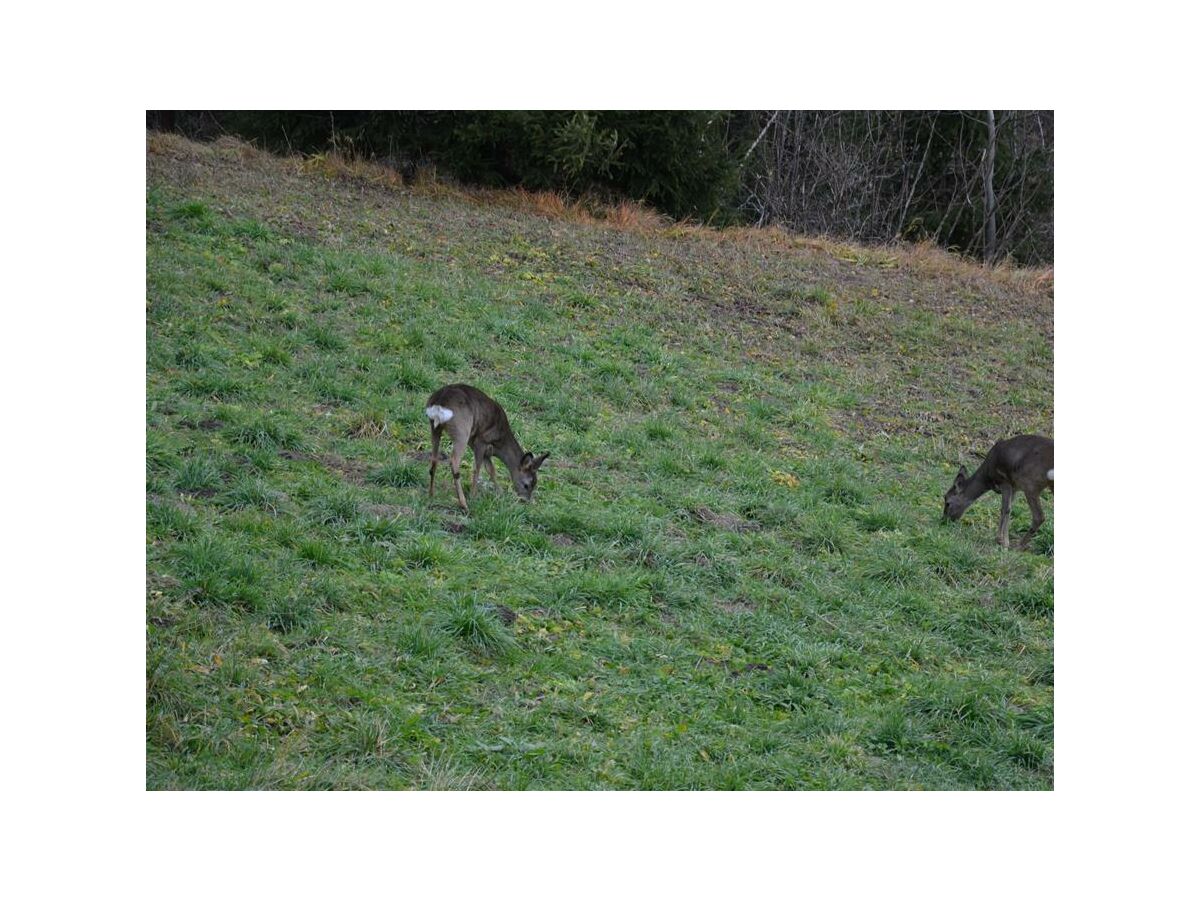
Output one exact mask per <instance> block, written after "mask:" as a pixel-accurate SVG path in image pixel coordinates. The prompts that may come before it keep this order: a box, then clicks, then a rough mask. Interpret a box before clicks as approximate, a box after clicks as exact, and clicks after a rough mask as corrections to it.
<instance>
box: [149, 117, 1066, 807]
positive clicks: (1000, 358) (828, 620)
mask: <svg viewBox="0 0 1200 900" xmlns="http://www.w3.org/2000/svg"><path fill="white" fill-rule="evenodd" d="M146 240H147V245H146V270H147V276H146V354H147V371H146V560H147V578H146V657H147V658H146V692H147V693H146V726H147V731H146V784H147V787H149V788H151V789H197V788H198V789H211V788H226V789H229V788H232V789H329V788H335V789H380V788H389V789H390V788H399V789H468V788H471V789H1050V788H1052V787H1053V743H1054V742H1053V731H1054V719H1053V700H1054V662H1053V612H1054V599H1053V598H1054V587H1053V575H1054V558H1053V541H1054V528H1053V522H1054V516H1053V499H1052V498H1050V497H1049V495H1048V496H1047V498H1046V500H1045V507H1046V511H1047V517H1048V520H1047V523H1046V525H1044V526H1043V528H1042V530H1041V532H1040V533H1039V535H1038V536H1037V538H1036V539H1035V541H1034V543H1033V545H1032V548H1031V550H1030V552H1024V553H1022V552H1015V551H1010V552H1004V551H1002V550H1000V549H999V548H998V547H997V546H996V544H995V530H996V526H997V521H998V516H999V498H998V497H996V496H994V495H993V496H992V497H990V498H984V499H983V500H981V501H980V502H979V503H978V504H976V505H975V506H974V507H973V508H972V509H971V510H970V511H969V512H968V513H967V515H966V516H965V518H964V519H963V521H962V522H960V523H957V524H955V525H943V524H942V523H941V522H940V521H939V517H940V512H941V497H942V494H943V492H944V491H945V490H946V488H947V487H949V485H950V482H951V480H952V479H953V476H954V473H955V471H956V470H957V469H958V466H959V464H960V463H965V464H966V465H967V466H968V468H973V467H974V466H975V465H976V464H977V462H978V460H979V458H980V457H981V456H982V454H983V453H984V452H986V450H987V449H988V448H989V447H990V446H991V443H992V442H993V441H995V440H996V439H998V438H1000V437H1005V436H1010V435H1013V434H1017V433H1023V432H1035V433H1041V434H1047V435H1052V434H1053V296H1052V285H1051V284H1050V281H1049V279H1048V277H1047V276H1046V275H1045V273H1037V272H1024V271H1021V270H1015V269H1005V268H1001V269H996V270H992V269H987V268H984V267H981V266H977V265H975V264H971V263H967V262H963V261H961V260H958V259H956V258H955V257H952V256H950V255H949V254H946V253H944V252H942V251H938V250H934V249H931V248H927V247H895V248H866V247H859V246H854V245H848V244H839V243H834V242H831V241H824V240H820V239H815V238H803V237H795V236H789V235H786V234H783V233H781V232H776V231H766V232H755V231H751V230H749V229H732V230H727V231H716V230H710V229H707V228H703V227H700V226H695V225H688V224H678V223H671V222H666V221H663V220H660V219H659V218H658V217H656V216H653V215H652V214H650V213H648V212H647V211H645V210H642V209H640V208H638V207H635V206H632V205H629V204H623V205H620V206H615V207H604V206H600V205H595V206H587V205H584V204H577V203H571V202H568V201H565V200H563V199H562V198H559V197H555V196H552V195H545V196H543V195H529V194H522V193H520V192H499V191H493V192H486V191H469V190H466V189H462V188H457V187H454V186H452V185H446V184H443V183H440V182H438V181H436V180H435V179H424V180H422V181H419V182H418V183H416V184H404V183H402V182H401V181H400V180H399V179H398V178H396V177H393V176H389V175H388V174H387V173H386V172H383V171H382V170H376V169H374V168H373V167H370V166H364V165H354V164H349V163H346V162H345V161H340V160H337V159H330V158H325V157H317V158H312V159H300V158H280V157H275V156H271V155H269V154H265V153H262V152H259V151H257V150H254V149H253V148H251V147H249V146H247V145H245V144H241V143H238V142H236V141H232V140H222V141H219V142H217V143H216V144H211V145H200V144H194V143H190V142H188V141H186V140H184V139H182V138H178V137H171V136H165V135H148V136H147V192H146ZM460 381H461V382H468V383H471V384H474V385H476V386H478V387H480V388H482V389H483V390H485V391H487V392H488V393H489V394H491V395H492V396H493V397H495V398H496V399H497V400H498V401H499V402H500V403H501V404H503V405H504V407H505V409H506V410H507V412H508V415H509V419H510V421H511V423H512V425H513V429H514V431H515V433H516V435H517V437H518V438H519V439H520V441H521V442H522V444H523V445H525V447H526V448H528V449H530V450H533V451H534V452H544V451H549V452H550V454H551V455H550V458H549V459H548V460H547V462H546V464H545V466H544V467H543V468H542V470H541V473H540V481H539V486H538V489H537V493H536V495H535V497H534V501H533V502H532V503H530V504H520V503H518V502H517V498H516V496H515V494H514V493H513V491H512V488H511V485H510V484H509V482H508V478H507V473H506V472H505V471H504V468H503V466H502V465H498V466H497V468H498V470H499V476H500V487H499V489H498V490H494V489H491V488H490V487H488V486H487V479H486V477H484V478H483V479H482V481H481V490H480V492H479V495H478V496H476V497H475V498H474V500H473V502H472V504H471V510H470V514H469V515H464V514H462V513H461V512H460V511H459V510H458V509H457V506H456V504H455V501H454V496H453V491H452V487H451V482H450V477H449V470H448V466H445V465H443V466H440V467H439V470H438V483H437V490H436V494H435V496H434V497H433V498H430V497H428V496H427V493H426V486H427V478H428V460H427V454H428V450H429V426H428V422H427V420H426V419H425V417H424V413H423V410H424V406H425V401H426V398H427V397H428V396H429V394H430V392H431V391H432V390H433V389H435V388H437V387H439V386H440V385H442V384H446V383H450V382H460ZM444 449H446V448H445V447H444ZM469 464H470V463H469V457H468V462H467V464H465V465H464V470H465V471H468V472H469ZM1028 522H1029V511H1028V508H1027V507H1026V505H1025V503H1024V501H1023V500H1019V501H1018V502H1017V503H1016V504H1015V509H1014V521H1013V534H1014V535H1016V534H1019V532H1020V531H1021V530H1023V528H1025V527H1027V525H1028Z"/></svg>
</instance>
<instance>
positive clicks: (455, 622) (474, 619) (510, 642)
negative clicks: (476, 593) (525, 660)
mask: <svg viewBox="0 0 1200 900" xmlns="http://www.w3.org/2000/svg"><path fill="white" fill-rule="evenodd" d="M442 630H443V631H444V632H445V633H446V634H448V635H450V636H451V637H453V638H454V639H455V640H457V641H458V642H459V643H460V644H462V646H464V647H465V648H466V649H467V650H469V651H471V652H472V653H477V654H479V655H482V656H497V657H505V656H509V655H511V654H512V653H513V652H514V651H515V650H516V648H517V644H516V641H515V640H514V639H513V636H512V634H511V633H510V632H509V631H508V629H507V628H506V627H505V626H504V624H503V623H502V622H501V621H500V618H499V616H498V615H497V614H496V611H495V609H494V608H493V607H491V606H489V605H487V604H482V603H480V602H479V601H477V600H476V599H474V598H471V597H469V598H464V599H462V600H459V601H457V602H455V603H454V604H452V605H451V607H450V609H449V610H447V611H446V613H445V614H444V616H443V619H442Z"/></svg>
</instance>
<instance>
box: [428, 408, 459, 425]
mask: <svg viewBox="0 0 1200 900" xmlns="http://www.w3.org/2000/svg"><path fill="white" fill-rule="evenodd" d="M425 415H427V416H429V421H430V422H436V423H437V424H439V425H445V424H446V423H447V422H449V421H450V420H451V419H453V418H454V410H452V409H446V407H444V406H438V405H437V404H436V403H435V404H433V406H428V407H426V408H425Z"/></svg>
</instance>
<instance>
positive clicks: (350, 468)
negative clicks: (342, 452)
mask: <svg viewBox="0 0 1200 900" xmlns="http://www.w3.org/2000/svg"><path fill="white" fill-rule="evenodd" d="M317 462H319V463H320V464H321V465H323V466H324V467H325V468H327V469H328V470H329V471H331V472H335V473H337V475H338V476H339V477H341V478H343V479H345V480H346V481H349V482H350V483H351V484H362V483H363V482H364V481H366V477H367V464H366V463H364V462H361V461H359V460H357V459H344V458H342V457H340V456H338V455H337V454H334V453H324V454H322V455H320V456H318V457H317Z"/></svg>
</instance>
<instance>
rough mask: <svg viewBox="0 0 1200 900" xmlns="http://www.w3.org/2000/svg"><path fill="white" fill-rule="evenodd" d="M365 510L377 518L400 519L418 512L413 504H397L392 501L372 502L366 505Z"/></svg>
mask: <svg viewBox="0 0 1200 900" xmlns="http://www.w3.org/2000/svg"><path fill="white" fill-rule="evenodd" d="M364 511H365V512H366V514H367V515H369V516H373V517H375V518H376V519H399V518H401V517H407V516H411V515H413V514H414V513H415V512H416V510H414V509H413V508H412V507H411V506H395V505H393V504H391V503H370V504H368V505H367V506H366V507H364Z"/></svg>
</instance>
